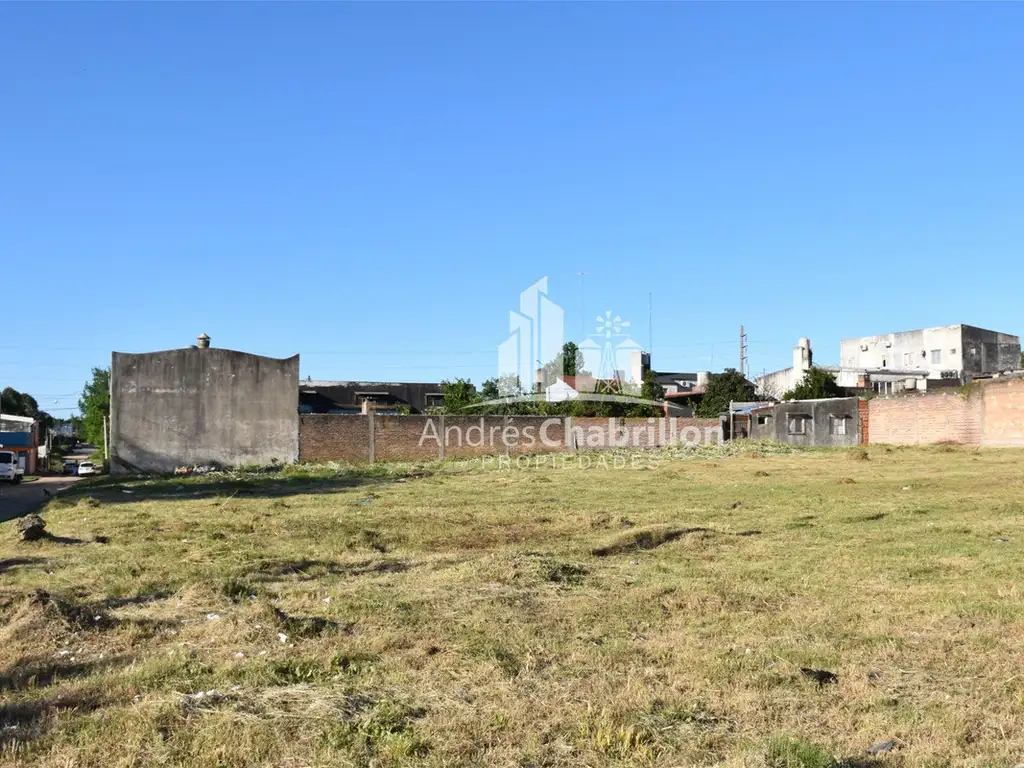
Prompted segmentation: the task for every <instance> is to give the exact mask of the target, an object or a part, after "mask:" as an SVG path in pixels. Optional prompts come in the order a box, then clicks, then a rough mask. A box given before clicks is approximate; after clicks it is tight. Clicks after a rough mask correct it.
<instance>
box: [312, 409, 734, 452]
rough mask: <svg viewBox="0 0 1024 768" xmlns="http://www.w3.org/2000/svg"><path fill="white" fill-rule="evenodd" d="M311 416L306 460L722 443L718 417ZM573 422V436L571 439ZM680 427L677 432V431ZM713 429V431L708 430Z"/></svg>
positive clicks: (640, 447) (642, 447)
mask: <svg viewBox="0 0 1024 768" xmlns="http://www.w3.org/2000/svg"><path fill="white" fill-rule="evenodd" d="M370 418H371V417H369V416H358V415H304V416H302V418H301V420H300V423H299V430H300V431H299V459H300V460H301V461H328V460H332V459H335V460H337V459H341V460H347V461H357V462H365V461H371V460H374V461H411V460H432V459H439V458H441V457H442V451H441V446H440V444H439V443H441V442H443V443H444V451H443V456H444V458H472V457H476V456H495V455H501V454H505V453H508V454H510V455H520V454H535V453H551V452H561V451H571V450H575V449H576V445H577V444H579V448H580V450H599V449H603V448H612V447H623V448H630V449H635V450H640V449H644V448H654V447H658V446H663V445H668V444H670V443H672V442H678V441H680V440H690V441H696V442H705V441H706V440H707V439H709V438H710V440H711V441H712V442H717V441H718V439H719V435H720V431H719V430H720V422H719V420H718V419H608V418H573V419H571V420H568V419H564V418H558V417H543V416H508V417H506V416H483V417H481V416H444V417H440V416H373V417H372V418H373V429H372V432H371V429H370ZM567 422H569V423H570V424H571V427H572V436H571V437H572V438H573V440H571V441H570V442H569V443H567V442H566V426H567ZM673 423H674V428H673ZM709 430H710V431H709Z"/></svg>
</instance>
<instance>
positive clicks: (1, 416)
mask: <svg viewBox="0 0 1024 768" xmlns="http://www.w3.org/2000/svg"><path fill="white" fill-rule="evenodd" d="M0 421H20V422H21V423H22V424H31V423H32V422H34V421H35V419H34V418H32V417H31V416H15V415H14V414H11V413H0Z"/></svg>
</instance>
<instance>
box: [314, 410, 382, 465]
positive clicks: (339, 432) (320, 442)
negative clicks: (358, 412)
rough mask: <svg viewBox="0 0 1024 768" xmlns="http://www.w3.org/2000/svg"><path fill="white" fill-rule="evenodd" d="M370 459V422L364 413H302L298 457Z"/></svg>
mask: <svg viewBox="0 0 1024 768" xmlns="http://www.w3.org/2000/svg"><path fill="white" fill-rule="evenodd" d="M330 460H342V461H369V460H370V426H369V424H368V422H367V420H366V417H365V416H333V415H325V414H303V415H302V416H301V417H300V418H299V461H330Z"/></svg>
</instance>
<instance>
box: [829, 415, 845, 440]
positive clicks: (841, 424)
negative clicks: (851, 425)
mask: <svg viewBox="0 0 1024 768" xmlns="http://www.w3.org/2000/svg"><path fill="white" fill-rule="evenodd" d="M847 418H849V417H847V416H833V417H832V434H833V435H845V434H846V420H847Z"/></svg>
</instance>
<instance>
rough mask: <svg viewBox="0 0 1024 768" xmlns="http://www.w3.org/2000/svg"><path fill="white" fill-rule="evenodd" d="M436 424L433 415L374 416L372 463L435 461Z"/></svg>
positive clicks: (436, 420)
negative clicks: (374, 461) (373, 460)
mask: <svg viewBox="0 0 1024 768" xmlns="http://www.w3.org/2000/svg"><path fill="white" fill-rule="evenodd" d="M340 418H346V417H344V416H342V417H340ZM353 418H366V417H361V416H357V417H353ZM439 422H440V419H438V418H437V417H436V416H374V423H373V448H374V451H373V453H374V458H375V460H376V461H418V460H430V459H436V458H437V457H438V455H439V454H438V446H437V440H438V439H439V438H440V434H438V433H439V431H440V424H439Z"/></svg>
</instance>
